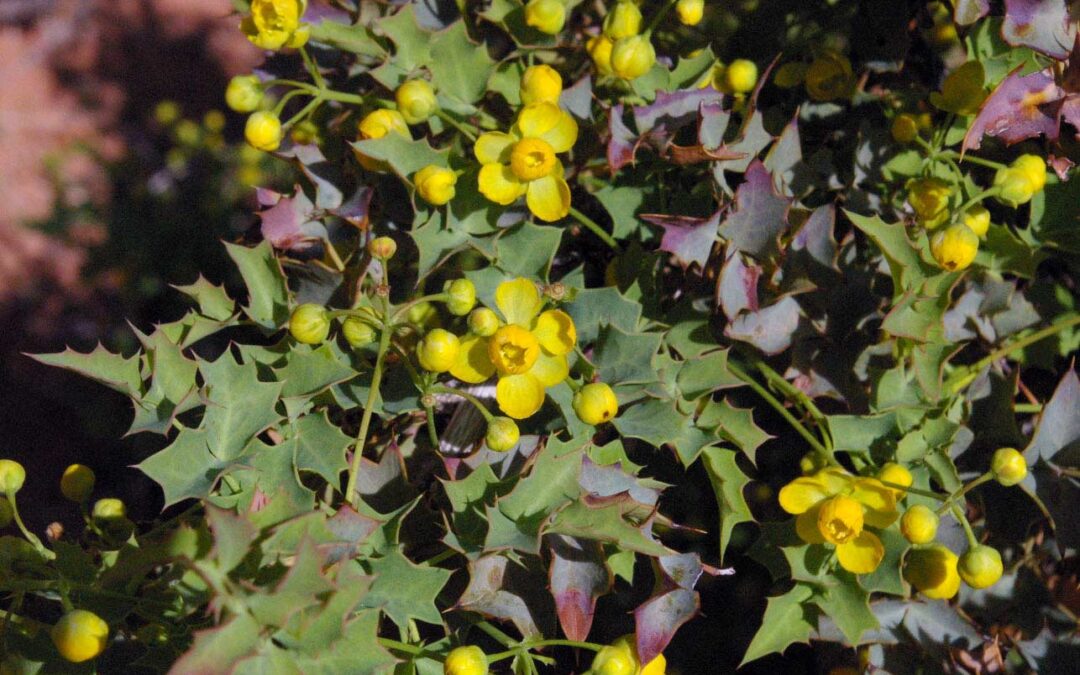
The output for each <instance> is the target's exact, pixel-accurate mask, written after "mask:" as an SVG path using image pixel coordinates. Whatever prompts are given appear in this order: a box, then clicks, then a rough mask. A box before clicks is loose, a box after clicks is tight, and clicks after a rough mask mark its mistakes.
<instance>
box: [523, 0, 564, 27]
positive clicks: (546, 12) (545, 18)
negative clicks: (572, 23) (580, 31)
mask: <svg viewBox="0 0 1080 675" xmlns="http://www.w3.org/2000/svg"><path fill="white" fill-rule="evenodd" d="M525 23H526V24H528V25H530V26H532V27H533V28H535V29H536V30H538V31H540V32H541V33H547V34H548V35H557V34H558V33H559V31H561V30H562V29H563V24H565V23H566V5H564V4H563V3H562V0H529V2H528V3H527V4H526V5H525Z"/></svg>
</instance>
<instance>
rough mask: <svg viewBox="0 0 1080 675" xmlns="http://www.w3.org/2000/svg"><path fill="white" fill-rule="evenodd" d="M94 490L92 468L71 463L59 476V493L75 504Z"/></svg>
mask: <svg viewBox="0 0 1080 675" xmlns="http://www.w3.org/2000/svg"><path fill="white" fill-rule="evenodd" d="M93 491H94V470H93V469H91V468H90V467H88V466H83V465H82V464H72V465H71V466H69V467H68V468H66V469H64V475H63V476H61V477H60V493H61V494H63V495H64V497H65V498H66V499H68V500H70V501H73V502H75V503H76V504H82V503H83V502H85V501H86V500H87V499H89V498H90V493H92V492H93Z"/></svg>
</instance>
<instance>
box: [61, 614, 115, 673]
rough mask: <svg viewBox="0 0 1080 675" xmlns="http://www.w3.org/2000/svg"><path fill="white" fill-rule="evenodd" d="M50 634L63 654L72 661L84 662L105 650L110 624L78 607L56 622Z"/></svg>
mask: <svg viewBox="0 0 1080 675" xmlns="http://www.w3.org/2000/svg"><path fill="white" fill-rule="evenodd" d="M50 636H51V637H52V641H53V644H54V645H56V650H57V651H58V652H60V655H61V656H63V657H64V658H65V659H67V660H68V661H71V662H72V663H82V662H83V661H89V660H90V659H92V658H94V657H95V656H97V655H98V654H100V653H101V652H103V651H105V646H106V645H107V644H108V641H109V624H107V623H105V622H104V621H102V619H101V617H99V616H98V615H97V614H94V613H93V612H88V611H86V610H85V609H76V610H72V611H70V612H68V613H67V614H65V615H64V616H62V617H61V618H60V620H59V621H57V622H56V625H55V626H53V627H52V631H50Z"/></svg>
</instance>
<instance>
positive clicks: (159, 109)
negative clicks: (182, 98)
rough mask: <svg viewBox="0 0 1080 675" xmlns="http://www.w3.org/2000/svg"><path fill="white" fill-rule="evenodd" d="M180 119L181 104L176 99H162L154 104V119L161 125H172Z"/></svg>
mask: <svg viewBox="0 0 1080 675" xmlns="http://www.w3.org/2000/svg"><path fill="white" fill-rule="evenodd" d="M179 120H180V106H179V105H177V103H176V101H161V102H160V103H158V104H157V105H156V106H154V121H155V122H157V123H158V124H160V125H161V126H163V127H167V126H171V125H173V124H176V122H177V121H179Z"/></svg>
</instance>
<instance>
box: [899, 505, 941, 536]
mask: <svg viewBox="0 0 1080 675" xmlns="http://www.w3.org/2000/svg"><path fill="white" fill-rule="evenodd" d="M937 528H938V515H937V514H936V513H934V511H933V509H931V508H929V507H927V506H924V505H922V504H916V505H915V506H912V507H911V508H910V509H908V510H907V511H904V515H903V516H902V517H901V518H900V533H901V534H903V535H904V538H905V539H907V540H908V541H910V542H911V543H912V544H929V543H930V542H932V541H933V540H934V537H935V536H937Z"/></svg>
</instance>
